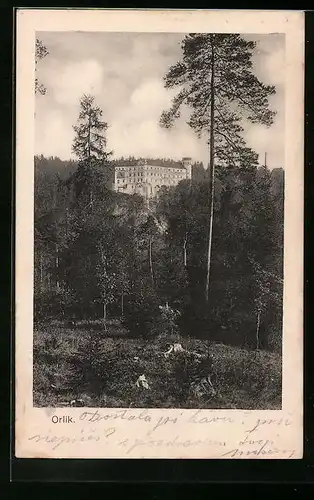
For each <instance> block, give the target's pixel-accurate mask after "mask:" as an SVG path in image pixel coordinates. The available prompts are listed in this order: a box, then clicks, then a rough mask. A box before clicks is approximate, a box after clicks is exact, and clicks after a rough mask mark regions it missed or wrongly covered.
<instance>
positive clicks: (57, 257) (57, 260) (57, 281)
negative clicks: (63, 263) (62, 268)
mask: <svg viewBox="0 0 314 500" xmlns="http://www.w3.org/2000/svg"><path fill="white" fill-rule="evenodd" d="M58 273H59V248H58V245H56V275H57V276H56V288H57V291H59V289H60V283H59V279H58Z"/></svg>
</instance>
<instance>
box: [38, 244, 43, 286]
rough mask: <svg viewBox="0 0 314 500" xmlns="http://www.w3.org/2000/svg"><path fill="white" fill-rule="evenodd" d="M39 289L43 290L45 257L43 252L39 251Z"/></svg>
mask: <svg viewBox="0 0 314 500" xmlns="http://www.w3.org/2000/svg"><path fill="white" fill-rule="evenodd" d="M39 252H40V253H39V289H40V291H42V290H43V255H42V252H41V251H39Z"/></svg>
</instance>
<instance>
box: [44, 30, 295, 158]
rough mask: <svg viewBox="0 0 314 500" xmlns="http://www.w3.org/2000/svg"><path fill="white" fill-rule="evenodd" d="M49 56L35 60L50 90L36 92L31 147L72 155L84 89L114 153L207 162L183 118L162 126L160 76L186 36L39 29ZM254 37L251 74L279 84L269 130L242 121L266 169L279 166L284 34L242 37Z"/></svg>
mask: <svg viewBox="0 0 314 500" xmlns="http://www.w3.org/2000/svg"><path fill="white" fill-rule="evenodd" d="M36 36H37V37H38V38H39V39H40V40H42V42H43V43H44V45H45V46H46V47H47V49H48V51H49V55H48V56H47V57H46V58H44V59H42V60H41V61H40V62H39V63H38V64H37V75H36V76H37V78H38V79H39V81H40V82H41V83H43V84H44V85H45V87H46V88H47V93H46V95H37V96H36V98H35V99H36V104H35V107H36V120H35V121H36V126H35V127H36V128H35V153H36V154H43V155H45V156H59V157H60V158H61V159H64V160H66V159H69V158H73V154H72V152H71V145H72V141H73V137H74V131H73V128H72V127H73V125H75V123H76V121H77V118H78V113H79V99H80V98H81V96H82V95H83V94H84V93H90V94H92V95H93V96H95V102H96V104H97V105H98V106H100V107H101V109H102V110H103V119H104V120H105V121H106V122H107V123H108V125H109V129H108V132H107V139H108V148H109V149H110V150H113V152H114V157H121V156H125V157H126V156H129V155H132V156H135V157H139V156H141V157H167V158H173V159H180V158H182V157H183V156H190V157H191V158H192V159H193V161H203V162H204V164H205V165H207V163H208V150H207V147H206V144H205V143H204V142H203V141H202V140H200V139H198V138H197V137H196V135H195V133H194V132H193V130H192V129H191V128H190V127H189V126H188V125H187V124H186V123H185V121H184V119H183V118H182V119H180V120H178V121H177V122H176V124H175V126H174V128H173V129H171V130H164V129H162V128H161V127H160V126H159V123H158V122H159V117H160V114H161V112H162V111H163V110H164V109H168V108H169V107H170V104H171V98H172V97H173V95H174V94H173V91H169V90H167V89H165V88H164V85H163V77H164V75H165V73H166V72H167V70H168V69H169V67H170V66H171V65H172V64H175V63H176V62H177V61H178V60H179V59H180V57H181V48H180V44H181V41H182V39H183V37H184V34H178V33H175V34H165V33H108V32H102V33H95V32H94V33H88V32H74V31H73V32H39V33H37V34H36ZM245 38H247V39H251V40H255V41H256V42H257V47H256V49H255V53H254V56H253V64H254V72H255V74H256V75H257V76H258V77H259V78H260V79H261V80H262V81H263V82H264V83H266V84H272V85H275V86H276V95H275V96H272V97H271V99H270V102H271V106H272V109H274V110H276V111H277V115H276V118H275V123H274V124H273V125H272V126H271V127H270V128H265V127H263V126H260V125H252V124H250V125H248V126H245V133H244V138H245V139H246V141H247V143H248V146H250V147H252V148H253V149H254V150H255V151H256V152H257V153H259V155H260V162H261V163H263V162H264V155H265V152H267V164H268V166H269V167H270V168H275V167H282V168H284V75H285V72H284V51H285V39H284V35H280V34H271V35H256V36H254V35H246V36H245Z"/></svg>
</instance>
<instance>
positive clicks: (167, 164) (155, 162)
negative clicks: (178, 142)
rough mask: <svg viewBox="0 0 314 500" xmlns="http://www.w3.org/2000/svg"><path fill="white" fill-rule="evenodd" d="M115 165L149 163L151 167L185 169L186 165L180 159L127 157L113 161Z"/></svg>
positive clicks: (131, 165)
mask: <svg viewBox="0 0 314 500" xmlns="http://www.w3.org/2000/svg"><path fill="white" fill-rule="evenodd" d="M113 164H114V167H137V166H139V165H147V166H149V167H150V166H151V167H160V168H180V169H182V170H185V167H184V166H183V164H182V163H181V162H179V161H174V160H159V159H151V158H147V159H142V158H140V159H133V158H132V159H130V160H129V159H126V160H122V161H121V160H119V161H116V162H113Z"/></svg>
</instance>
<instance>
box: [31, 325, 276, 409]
mask: <svg viewBox="0 0 314 500" xmlns="http://www.w3.org/2000/svg"><path fill="white" fill-rule="evenodd" d="M126 335H127V332H126V331H125V330H123V329H122V328H121V327H120V326H119V325H118V324H116V323H112V324H111V325H109V326H108V329H107V332H104V330H103V329H101V328H100V327H99V325H98V329H96V328H95V327H94V328H91V327H89V326H88V325H87V324H80V325H76V326H75V327H72V328H66V327H64V326H61V325H49V326H48V325H46V326H41V327H38V328H37V329H36V330H35V332H34V406H45V407H46V406H52V407H57V406H66V405H69V404H70V402H71V401H72V400H78V399H81V400H82V401H83V403H84V406H89V407H120V408H121V407H122V408H129V407H139V408H144V407H146V408H150V407H160V408H170V407H172V408H237V409H278V408H280V407H281V357H280V355H279V354H276V353H270V352H266V351H249V350H245V349H239V348H236V347H231V346H226V345H222V344H214V343H213V344H210V345H209V348H208V346H207V343H206V342H204V341H202V340H196V339H191V338H179V337H169V336H168V337H166V338H165V337H159V338H156V339H152V340H149V341H147V340H143V339H131V338H127V337H126ZM173 342H180V343H181V344H182V346H183V348H184V349H186V350H189V351H195V352H197V353H199V354H204V355H205V354H206V353H207V350H208V351H209V360H206V361H205V362H204V363H201V364H200V366H198V365H197V363H196V360H195V356H191V355H187V354H185V353H177V354H172V355H170V356H169V357H168V358H166V357H165V355H164V353H165V352H166V351H167V349H168V347H169V344H172V343H173ZM198 373H200V374H202V376H204V375H205V374H208V373H210V374H211V380H212V383H213V386H214V388H215V391H216V394H215V395H213V394H211V395H208V394H205V395H202V396H199V395H195V394H192V393H191V382H192V380H193V377H194V376H195V374H198ZM142 374H144V375H145V377H146V379H147V381H148V384H149V389H145V388H143V387H137V386H136V381H137V379H138V377H139V376H140V375H142Z"/></svg>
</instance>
